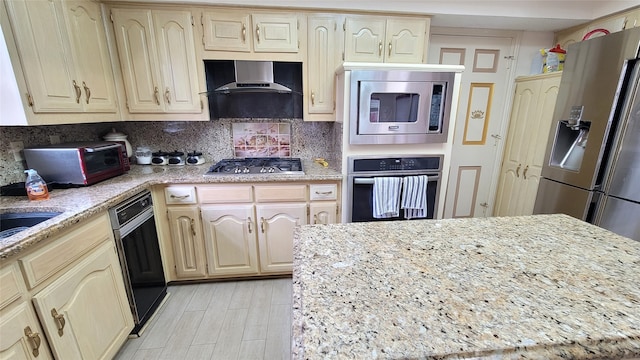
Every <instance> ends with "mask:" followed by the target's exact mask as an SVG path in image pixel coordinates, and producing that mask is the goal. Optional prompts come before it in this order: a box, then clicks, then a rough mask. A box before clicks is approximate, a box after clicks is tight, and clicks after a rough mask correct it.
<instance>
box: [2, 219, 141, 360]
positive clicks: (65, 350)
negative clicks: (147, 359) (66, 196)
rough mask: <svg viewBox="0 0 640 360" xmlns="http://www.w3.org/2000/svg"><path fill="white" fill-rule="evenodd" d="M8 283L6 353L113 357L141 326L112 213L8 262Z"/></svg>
mask: <svg viewBox="0 0 640 360" xmlns="http://www.w3.org/2000/svg"><path fill="white" fill-rule="evenodd" d="M0 287H1V291H0V314H1V315H2V316H1V317H0V354H1V355H2V358H5V357H7V358H11V359H13V358H27V359H30V358H34V359H49V358H51V357H52V356H51V355H53V357H54V358H57V359H111V358H113V356H114V355H115V354H116V352H117V351H118V350H119V348H120V347H121V346H122V344H124V342H125V341H126V340H127V337H128V335H129V332H130V331H131V329H133V315H132V313H131V308H130V307H129V301H128V298H127V294H126V291H125V287H124V280H123V276H122V270H121V268H120V262H119V259H118V255H117V253H116V247H115V242H114V237H113V231H112V230H111V225H110V222H109V217H108V215H107V214H106V213H102V214H99V215H97V216H94V217H92V218H90V219H87V220H84V221H83V222H81V223H80V224H79V225H75V226H73V227H71V228H70V229H68V230H65V231H64V232H63V233H61V234H59V235H56V236H54V237H52V238H51V239H47V240H46V242H44V243H42V244H37V245H34V246H33V249H29V250H27V251H26V252H25V254H21V255H20V257H19V258H18V259H15V260H11V259H9V260H7V261H5V262H4V264H3V268H2V269H1V270H0ZM34 308H35V311H34ZM36 314H37V315H36ZM36 348H37V350H38V351H37V352H38V355H37V356H36V355H35V353H34V349H36Z"/></svg>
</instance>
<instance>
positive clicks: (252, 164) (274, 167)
mask: <svg viewBox="0 0 640 360" xmlns="http://www.w3.org/2000/svg"><path fill="white" fill-rule="evenodd" d="M242 174H249V175H262V174H267V175H268V174H278V175H283V174H285V175H286V174H292V175H304V171H303V170H302V162H301V161H300V158H273V157H264V158H244V159H223V160H220V161H218V162H217V163H216V164H215V165H213V166H211V168H210V169H209V171H207V173H205V174H204V175H205V176H208V175H242Z"/></svg>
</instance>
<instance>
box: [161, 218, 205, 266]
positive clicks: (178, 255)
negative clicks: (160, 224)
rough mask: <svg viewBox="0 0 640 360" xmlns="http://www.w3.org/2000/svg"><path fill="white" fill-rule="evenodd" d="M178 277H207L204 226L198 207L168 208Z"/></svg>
mask: <svg viewBox="0 0 640 360" xmlns="http://www.w3.org/2000/svg"><path fill="white" fill-rule="evenodd" d="M167 214H168V216H169V228H170V229H171V242H172V243H173V257H174V259H175V263H176V264H175V265H176V276H177V277H179V278H203V277H205V276H206V274H207V271H206V262H205V258H204V254H205V250H204V242H203V240H202V225H201V223H200V217H199V216H198V207H196V206H171V207H168V208H167Z"/></svg>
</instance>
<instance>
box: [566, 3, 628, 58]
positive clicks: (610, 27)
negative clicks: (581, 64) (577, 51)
mask: <svg viewBox="0 0 640 360" xmlns="http://www.w3.org/2000/svg"><path fill="white" fill-rule="evenodd" d="M637 26H640V8H636V9H634V10H629V11H625V12H622V13H619V14H615V15H611V16H606V17H603V18H600V19H596V20H594V21H591V22H590V23H587V24H584V25H581V26H578V27H573V28H569V29H566V30H562V31H558V32H557V33H556V43H557V44H560V46H561V47H563V48H564V49H566V48H567V47H568V46H569V45H571V44H574V43H577V42H580V41H582V39H583V38H585V37H587V38H592V37H596V36H603V35H605V34H606V32H605V31H603V30H606V31H608V32H610V33H613V32H617V31H622V30H625V29H630V28H633V27H637Z"/></svg>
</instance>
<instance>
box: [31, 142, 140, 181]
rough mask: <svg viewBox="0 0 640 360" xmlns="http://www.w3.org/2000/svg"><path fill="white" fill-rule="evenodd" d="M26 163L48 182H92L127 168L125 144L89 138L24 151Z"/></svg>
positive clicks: (120, 172)
mask: <svg viewBox="0 0 640 360" xmlns="http://www.w3.org/2000/svg"><path fill="white" fill-rule="evenodd" d="M23 152H24V157H25V160H26V162H27V166H28V167H29V168H31V169H35V170H37V171H38V173H39V174H40V176H42V178H43V179H45V181H47V182H55V183H58V184H65V185H67V184H70V185H91V184H94V183H97V182H99V181H102V180H106V179H109V178H112V177H114V176H118V175H122V174H124V173H125V172H126V171H128V170H129V168H130V164H129V158H128V155H127V152H126V148H125V145H124V143H121V142H114V141H109V142H107V141H88V142H74V143H63V144H55V145H44V146H37V147H32V148H26V149H24V150H23Z"/></svg>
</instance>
